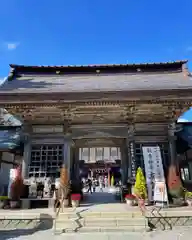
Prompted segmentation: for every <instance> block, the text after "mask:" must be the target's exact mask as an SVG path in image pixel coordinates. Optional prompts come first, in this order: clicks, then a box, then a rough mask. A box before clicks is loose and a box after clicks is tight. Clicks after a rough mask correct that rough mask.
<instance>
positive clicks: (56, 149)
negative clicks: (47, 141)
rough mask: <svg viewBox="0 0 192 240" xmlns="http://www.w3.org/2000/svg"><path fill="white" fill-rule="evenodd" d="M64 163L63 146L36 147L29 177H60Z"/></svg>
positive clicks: (32, 154) (33, 148)
mask: <svg viewBox="0 0 192 240" xmlns="http://www.w3.org/2000/svg"><path fill="white" fill-rule="evenodd" d="M62 163H63V145H34V146H32V149H31V162H30V166H29V177H58V175H59V169H60V167H61V166H62Z"/></svg>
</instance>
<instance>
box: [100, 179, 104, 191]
mask: <svg viewBox="0 0 192 240" xmlns="http://www.w3.org/2000/svg"><path fill="white" fill-rule="evenodd" d="M103 185H104V184H103V179H102V177H100V178H99V191H100V192H103Z"/></svg>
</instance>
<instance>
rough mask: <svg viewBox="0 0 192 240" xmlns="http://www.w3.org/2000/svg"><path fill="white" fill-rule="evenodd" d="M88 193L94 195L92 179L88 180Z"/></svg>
mask: <svg viewBox="0 0 192 240" xmlns="http://www.w3.org/2000/svg"><path fill="white" fill-rule="evenodd" d="M88 192H90V193H91V194H92V181H91V179H88Z"/></svg>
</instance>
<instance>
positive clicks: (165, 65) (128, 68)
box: [10, 60, 187, 74]
mask: <svg viewBox="0 0 192 240" xmlns="http://www.w3.org/2000/svg"><path fill="white" fill-rule="evenodd" d="M185 63H187V60H181V61H174V62H156V63H155V62H153V63H135V64H95V65H67V66H45V65H44V66H27V65H16V64H10V67H11V71H12V72H14V74H18V73H22V74H25V73H34V74H37V73H55V72H56V71H57V72H60V73H62V74H75V73H76V74H77V73H95V72H98V71H100V72H101V73H110V72H111V73H114V72H116V73H120V72H121V73H122V72H127V73H128V72H129V73H131V72H132V73H133V72H137V71H138V70H141V71H142V72H154V71H158V72H159V71H164V70H166V71H167V70H179V69H181V68H182V66H183V65H184V64H185Z"/></svg>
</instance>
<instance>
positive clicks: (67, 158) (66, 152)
mask: <svg viewBox="0 0 192 240" xmlns="http://www.w3.org/2000/svg"><path fill="white" fill-rule="evenodd" d="M71 153H72V139H71V136H70V135H65V136H64V145H63V165H65V167H66V168H67V169H68V174H69V179H71V164H72V159H71V158H72V154H71Z"/></svg>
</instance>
